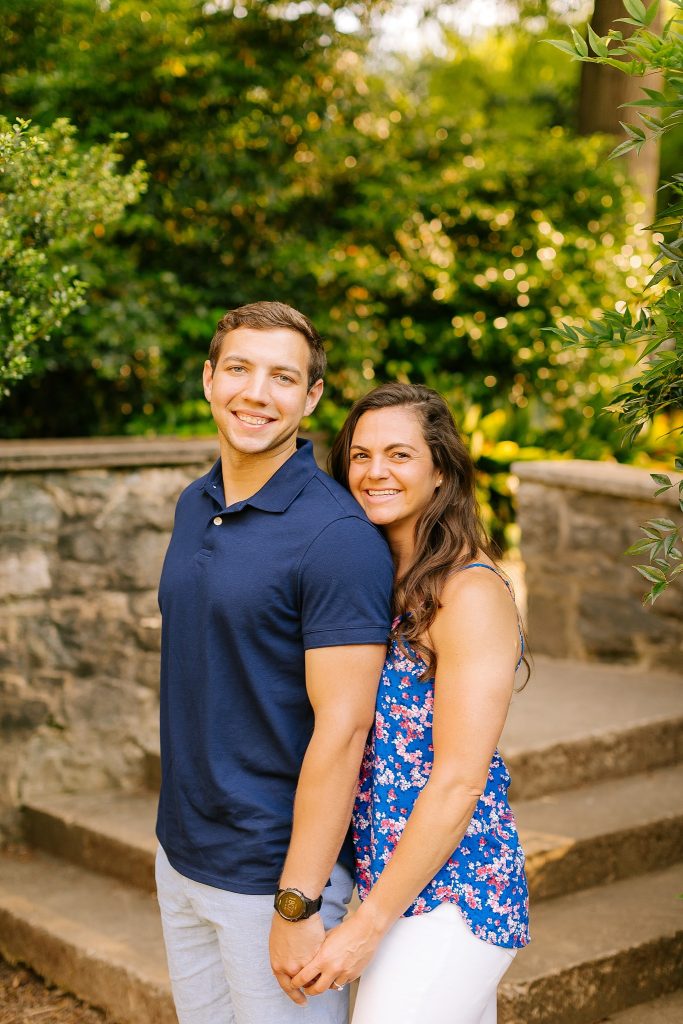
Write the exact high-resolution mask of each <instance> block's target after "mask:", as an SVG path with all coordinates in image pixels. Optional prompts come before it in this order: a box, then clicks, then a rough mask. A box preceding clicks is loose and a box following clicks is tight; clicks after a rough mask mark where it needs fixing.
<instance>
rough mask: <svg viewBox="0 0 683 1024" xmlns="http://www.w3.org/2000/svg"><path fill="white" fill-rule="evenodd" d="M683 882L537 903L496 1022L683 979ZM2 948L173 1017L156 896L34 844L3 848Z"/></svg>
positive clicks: (645, 879)
mask: <svg viewBox="0 0 683 1024" xmlns="http://www.w3.org/2000/svg"><path fill="white" fill-rule="evenodd" d="M681 891H683V866H682V865H677V866H676V867H674V868H669V869H667V870H665V871H661V872H657V873H655V874H650V875H645V876H642V877H641V878H637V879H629V880H626V881H621V882H615V883H613V884H612V885H609V886H604V887H601V888H598V889H590V890H585V891H584V892H581V893H577V894H574V895H572V896H569V897H562V898H561V899H555V900H548V901H546V902H544V903H542V904H540V905H539V906H538V907H537V908H536V909H535V910H534V912H533V917H532V929H533V942H532V944H531V946H529V947H528V948H527V949H525V950H522V951H521V952H520V953H519V954H518V956H517V959H516V960H515V962H514V964H513V965H512V967H511V969H510V971H509V972H508V974H507V975H506V977H505V979H504V981H503V984H502V986H501V991H500V998H499V1024H594V1022H596V1021H598V1020H600V1019H603V1018H604V1017H605V1016H606V1015H607V1014H610V1013H617V1012H619V1011H623V1010H625V1009H626V1008H627V1007H629V1006H634V1005H635V1004H637V1003H638V1004H639V1003H645V1002H646V1001H647V1000H652V999H656V998H659V997H661V996H663V995H665V994H667V993H668V992H673V991H674V990H676V989H677V988H679V987H681V985H683V907H682V906H681V903H680V900H678V899H677V896H678V894H679V893H680V892H681ZM0 954H1V955H2V956H4V957H5V959H7V960H8V961H10V962H17V961H22V962H25V963H28V964H29V965H30V966H31V967H33V968H34V969H35V970H36V971H38V973H40V974H42V975H43V976H44V977H46V978H47V979H49V980H50V981H52V982H55V983H56V984H59V985H60V986H61V987H63V988H65V989H67V990H69V991H71V992H74V993H75V994H76V995H78V996H79V997H80V998H82V999H85V1000H87V1001H88V1002H90V1003H92V1004H93V1005H95V1006H100V1007H102V1008H103V1009H105V1010H106V1011H107V1012H108V1013H109V1014H110V1016H111V1018H113V1020H115V1021H117V1022H120V1024H140V1022H142V1021H144V1022H145V1024H176V1021H175V1015H174V1011H173V1008H172V1003H171V998H170V990H169V986H168V980H167V972H166V964H165V957H164V952H163V942H162V937H161V927H160V924H159V919H158V910H157V907H156V902H155V900H154V898H153V897H152V896H150V895H148V894H146V893H143V892H141V891H140V890H137V889H135V888H133V887H132V886H126V885H123V884H121V883H119V882H116V881H112V880H111V879H107V878H104V877H103V876H100V875H97V874H94V873H92V872H89V871H86V870H85V869H83V868H81V867H78V866H76V865H71V864H67V863H65V862H64V861H61V860H58V859H55V858H52V857H48V856H46V855H45V854H42V853H38V852H35V851H30V852H26V853H24V854H16V853H15V854H8V853H6V854H3V855H0ZM634 1012H635V1011H634ZM643 1012H645V1011H643ZM665 1019H666V1018H662V1021H663V1020H665ZM647 1020H648V1018H647V1017H644V1018H643V1024H645V1021H647ZM652 1020H653V1024H654V1020H655V1018H652ZM627 1022H628V1024H637V1022H638V1024H639V1022H640V1018H638V1017H633V1018H632V1019H631V1020H629V1019H628V1018H626V1020H625V1021H620V1022H619V1024H627ZM657 1024H662V1022H660V1021H659V1020H658V1021H657Z"/></svg>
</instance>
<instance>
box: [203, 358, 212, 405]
mask: <svg viewBox="0 0 683 1024" xmlns="http://www.w3.org/2000/svg"><path fill="white" fill-rule="evenodd" d="M202 382H203V384H204V398H205V399H206V400H207V402H210V401H211V389H212V385H213V367H212V365H211V362H210V361H209V360H208V359H207V360H206V362H205V363H204V370H203V372H202Z"/></svg>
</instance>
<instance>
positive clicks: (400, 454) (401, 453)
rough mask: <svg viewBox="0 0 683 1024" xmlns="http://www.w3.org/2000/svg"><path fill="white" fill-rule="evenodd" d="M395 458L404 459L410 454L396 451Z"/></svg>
mask: <svg viewBox="0 0 683 1024" xmlns="http://www.w3.org/2000/svg"><path fill="white" fill-rule="evenodd" d="M394 458H395V459H399V460H401V461H403V459H409V458H410V455H409V454H408V452H394Z"/></svg>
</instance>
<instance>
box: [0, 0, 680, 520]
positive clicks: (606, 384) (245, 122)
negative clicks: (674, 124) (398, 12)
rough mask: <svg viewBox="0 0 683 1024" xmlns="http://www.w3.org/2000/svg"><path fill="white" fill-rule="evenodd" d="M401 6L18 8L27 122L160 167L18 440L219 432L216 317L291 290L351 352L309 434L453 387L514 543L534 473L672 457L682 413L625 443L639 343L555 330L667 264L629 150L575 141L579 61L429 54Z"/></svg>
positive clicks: (117, 2)
mask: <svg viewBox="0 0 683 1024" xmlns="http://www.w3.org/2000/svg"><path fill="white" fill-rule="evenodd" d="M390 6H391V4H390V3H388V2H377V3H373V2H372V0H365V2H362V3H356V4H349V3H348V2H347V3H345V2H343V0H336V2H335V0H328V2H326V3H318V2H313V0H310V2H309V0H303V2H298V3H268V2H251V0H235V2H234V3H233V2H230V0H216V2H215V3H200V2H197V0H154V2H152V0H5V2H4V4H3V5H2V9H1V10H0V32H1V33H2V38H3V39H5V40H6V45H4V46H3V48H2V52H1V53H0V97H1V102H2V109H3V111H4V112H5V114H7V116H9V117H16V116H20V117H22V118H31V119H32V120H33V122H34V123H35V124H37V125H40V126H47V125H50V124H51V123H52V122H53V121H54V120H55V119H56V118H58V117H68V118H69V119H70V120H71V122H72V123H73V124H74V125H75V126H76V127H77V129H78V139H79V142H80V144H81V145H83V146H84V147H88V146H91V145H93V144H95V143H98V144H99V143H103V142H106V141H107V140H108V139H109V137H110V135H111V134H112V133H114V132H123V133H126V134H127V138H125V139H124V140H122V141H121V142H120V143H119V148H120V150H121V152H122V154H123V167H124V169H131V168H133V167H134V166H135V164H136V162H137V161H139V160H143V161H144V164H145V166H146V168H147V170H148V174H149V184H148V188H147V191H146V192H145V194H144V195H143V196H142V198H141V199H140V201H139V202H138V203H137V204H135V205H133V206H131V207H129V208H128V209H127V211H126V212H125V213H124V214H123V216H122V217H121V219H120V220H119V221H118V225H117V227H116V229H115V230H113V229H112V228H111V227H109V226H107V227H105V226H104V225H102V224H99V225H97V226H96V227H97V231H96V233H95V234H93V237H92V244H87V243H86V244H82V243H81V244H79V245H78V246H77V247H74V251H73V253H71V254H69V258H70V261H71V262H73V263H75V264H77V266H78V272H79V276H80V278H81V279H82V280H83V281H84V282H85V283H86V285H87V286H88V291H87V294H86V301H85V304H84V305H83V306H82V307H81V308H80V309H79V310H78V311H77V312H76V313H75V314H73V315H72V316H71V317H70V318H69V319H68V320H67V321H66V322H65V324H64V327H63V328H62V329H61V330H60V331H58V332H56V333H54V335H53V337H52V339H51V341H50V343H49V344H47V345H43V346H42V347H40V348H38V349H36V352H35V355H34V356H33V372H32V375H31V376H30V377H29V378H27V379H26V380H25V381H23V382H21V383H20V384H18V385H17V386H16V387H15V388H14V389H13V391H12V394H11V395H10V397H9V398H8V399H6V400H5V401H4V402H3V404H2V407H0V416H1V417H2V419H1V422H0V436H4V437H31V436H69V435H89V434H127V433H145V432H172V433H178V434H184V433H199V432H205V431H211V430H212V423H211V420H210V418H209V412H208V407H207V406H206V403H205V402H204V400H203V398H202V396H201V390H200V372H201V366H202V363H203V360H204V358H205V353H206V349H207V347H208V343H209V340H210V338H211V335H212V333H213V328H214V325H215V322H216V320H217V319H218V317H219V316H220V314H221V313H222V312H224V310H225V309H227V308H230V307H233V306H236V305H240V304H242V303H244V302H250V301H254V300H257V299H263V298H278V299H280V300H283V301H286V302H289V303H291V304H292V305H294V306H297V307H298V308H300V309H302V310H303V311H304V312H306V313H307V314H308V315H309V316H311V317H312V319H313V320H314V322H315V323H316V325H317V326H318V327H319V329H320V330H321V332H322V333H323V335H324V336H325V337H326V339H328V340H329V361H330V372H329V377H328V385H327V390H326V393H325V397H324V399H323V401H322V403H321V405H320V407H319V411H318V413H317V414H316V417H315V420H314V421H313V422H311V423H310V424H308V426H309V427H310V428H312V429H319V430H324V431H327V432H331V431H333V430H334V429H336V428H337V427H338V426H339V425H340V423H341V422H342V420H343V418H344V415H345V411H346V410H347V409H348V406H349V404H350V403H351V401H352V400H353V399H354V398H356V397H357V396H358V395H360V394H361V393H363V392H364V391H365V390H367V389H368V388H370V387H371V386H373V384H375V383H378V382H380V381H382V380H384V379H387V378H390V377H399V378H402V379H410V380H412V381H421V382H425V383H427V384H429V385H431V386H433V387H436V388H437V389H438V390H440V391H441V392H442V393H443V394H444V395H445V396H446V397H447V398H448V400H449V401H450V403H451V405H452V407H453V409H454V411H455V413H456V417H457V418H458V420H459V421H460V424H461V426H462V427H463V429H464V431H465V433H466V434H467V435H468V436H469V437H470V440H471V446H472V451H473V454H474V456H475V459H476V460H477V463H478V466H479V469H480V472H481V479H482V487H483V495H484V498H485V500H486V504H487V507H488V506H489V500H490V501H491V502H492V507H493V510H494V513H495V522H494V523H493V525H494V527H495V532H496V533H497V535H498V537H499V539H501V538H503V536H504V535H505V532H506V529H507V527H508V526H509V524H510V522H511V513H510V508H509V502H508V467H509V463H510V461H511V460H512V459H513V458H537V457H539V456H541V457H542V456H543V455H544V454H545V453H554V454H563V455H564V454H568V455H574V456H577V457H582V458H604V457H608V456H610V455H615V456H616V458H618V459H619V460H623V461H626V460H628V461H644V460H646V459H648V458H650V457H654V459H655V460H656V459H658V458H663V457H665V456H666V455H667V453H668V451H669V447H668V446H670V444H671V440H670V438H667V437H666V436H664V435H665V427H666V426H667V425H668V424H663V423H658V422H655V423H654V424H653V425H652V426H651V428H650V429H648V430H646V431H643V432H642V433H641V435H640V436H639V437H638V439H637V440H636V441H635V442H634V443H633V444H632V445H630V446H629V447H624V446H622V445H621V443H620V436H619V433H618V426H617V424H615V422H614V420H613V419H612V418H610V417H609V416H602V415H600V410H601V409H602V408H603V407H604V406H605V405H606V404H608V402H609V400H610V394H611V393H612V391H613V389H614V388H615V386H616V385H617V384H618V383H619V382H620V381H621V380H623V377H624V375H625V374H627V373H628V372H629V368H630V367H631V365H632V362H633V358H634V353H632V352H631V351H629V350H628V349H627V348H623V349H620V350H617V351H610V352H605V351H600V350H597V351H596V350H593V351H577V350H576V349H575V348H571V347H565V346H564V345H563V343H562V341H561V340H560V339H559V338H558V337H556V336H553V335H551V334H549V333H546V332H544V330H543V329H544V328H548V327H551V326H552V325H553V323H554V322H555V321H557V320H558V319H559V318H568V322H570V323H578V324H580V323H581V322H582V321H583V320H585V319H587V318H590V317H592V316H596V315H597V314H598V312H599V310H600V309H603V308H605V309H609V308H613V307H614V303H615V301H616V300H617V299H620V298H622V297H623V293H624V287H626V289H632V290H634V291H639V290H640V289H641V287H642V282H643V280H644V278H645V275H646V271H645V267H646V265H647V264H648V263H649V261H650V256H651V254H650V253H649V250H648V245H649V244H650V242H649V240H648V236H647V234H646V233H645V232H642V231H640V230H638V228H637V226H638V225H642V223H643V220H644V205H643V203H642V201H641V200H640V199H639V197H638V196H637V195H635V194H634V192H633V190H632V188H631V186H630V185H629V184H628V183H627V182H626V181H625V180H624V177H623V172H622V171H621V169H620V168H619V166H618V164H607V163H606V161H605V157H606V154H607V153H608V152H609V150H610V148H611V145H612V143H611V142H610V140H607V139H602V138H599V137H591V138H580V137H578V136H577V135H576V134H575V133H574V131H573V123H574V108H575V100H576V91H577V84H578V68H577V66H576V65H572V64H570V62H569V61H567V59H566V58H565V57H564V55H562V54H561V53H558V52H557V51H556V50H553V49H552V48H551V47H549V46H541V45H539V39H540V38H542V37H544V36H553V35H554V36H557V35H558V27H557V24H552V22H551V20H550V19H549V18H548V17H546V16H544V17H533V18H531V19H524V18H523V17H522V18H521V20H520V21H519V23H518V24H516V25H513V26H511V25H508V26H506V27H505V29H498V30H492V32H491V33H489V34H488V35H487V36H486V37H485V38H483V39H479V40H478V41H476V42H473V41H471V40H463V39H459V38H458V37H457V35H456V34H455V33H452V34H451V35H449V36H448V37H447V40H446V42H447V47H446V50H445V51H444V53H443V55H440V56H434V55H427V56H422V57H421V58H420V59H419V60H411V59H409V58H408V57H402V58H399V57H396V56H390V55H386V54H384V55H382V53H381V51H380V50H378V49H377V47H376V46H374V47H373V45H372V44H373V38H372V37H373V24H376V23H375V22H373V20H372V15H373V13H374V12H376V11H379V10H381V9H387V8H389V7H390ZM530 6H531V7H533V6H534V5H533V4H532V5H530ZM536 6H539V5H538V4H537V5H536ZM350 7H352V8H353V12H354V15H355V20H354V26H355V30H354V31H353V32H349V31H346V32H342V31H341V30H340V25H341V24H342V22H341V21H340V19H339V17H338V14H339V11H340V10H342V9H348V8H350ZM540 7H542V8H544V9H545V5H542V4H541V5H540ZM347 13H348V11H347ZM536 13H537V12H536ZM545 13H546V15H547V11H546V12H545ZM346 23H347V25H348V18H347V19H346ZM492 514H493V513H491V512H490V510H489V516H491V515H492ZM510 537H511V534H510V531H509V530H508V539H510Z"/></svg>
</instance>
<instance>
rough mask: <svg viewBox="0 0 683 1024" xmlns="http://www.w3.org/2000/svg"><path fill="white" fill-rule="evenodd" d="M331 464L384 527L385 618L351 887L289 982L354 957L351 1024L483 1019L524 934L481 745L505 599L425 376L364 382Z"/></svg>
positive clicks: (328, 976) (497, 761)
mask: <svg viewBox="0 0 683 1024" xmlns="http://www.w3.org/2000/svg"><path fill="white" fill-rule="evenodd" d="M330 466H331V470H332V473H333V475H334V476H335V478H336V479H337V480H339V481H340V482H341V483H343V484H344V485H346V486H347V487H348V488H349V489H350V490H351V492H352V493H353V495H354V496H355V498H356V499H357V500H358V501H359V502H360V504H361V505H362V506H363V508H364V509H365V512H366V513H367V515H368V517H369V518H370V519H371V520H372V522H373V523H376V524H377V525H378V526H380V527H381V529H382V530H383V532H384V534H385V536H386V538H387V541H388V543H389V546H390V549H391V552H392V555H393V558H394V562H395V566H396V583H395V594H394V602H395V614H396V619H395V621H394V627H393V631H392V637H391V641H390V645H389V650H388V653H387V659H386V662H385V665H384V670H383V673H382V678H381V681H380V687H379V693H378V698H377V709H376V714H375V725H374V729H373V731H372V732H371V734H370V737H369V740H368V745H367V748H366V751H365V757H364V760H363V765H362V769H361V780H360V787H359V793H358V797H357V800H356V805H355V808H354V842H355V847H356V866H357V881H358V888H359V893H360V896H361V900H362V903H361V906H360V908H359V909H358V910H357V911H356V913H354V914H352V915H350V916H349V917H347V919H346V920H345V921H344V922H343V923H342V924H341V925H340V926H339V927H338V928H336V929H334V930H332V931H331V932H329V933H328V936H327V938H326V940H325V943H324V945H323V946H322V947H321V949H320V951H319V953H318V955H317V956H316V957H315V958H314V960H313V961H312V962H311V963H310V964H309V965H308V966H307V967H306V968H304V969H303V970H302V971H301V972H300V973H299V974H298V975H297V976H296V977H295V978H294V979H293V980H294V984H295V985H297V986H308V987H307V988H306V991H307V992H310V993H311V994H316V993H319V992H322V991H324V990H326V989H327V988H329V987H330V986H334V987H339V986H342V985H345V984H346V983H347V982H350V981H352V980H353V979H354V978H357V977H358V976H359V975H361V974H362V979H361V983H360V986H359V991H358V998H357V1001H356V1008H355V1012H354V1016H353V1024H389V1022H391V1024H418V1022H419V1024H494V1022H495V1020H496V989H497V986H498V982H499V981H500V978H501V977H502V975H503V974H504V972H505V971H506V969H507V968H508V966H509V965H510V963H511V961H512V959H513V957H514V955H515V952H516V950H517V948H519V947H520V946H524V945H526V943H527V942H528V940H529V933H528V894H527V887H526V879H525V876H524V856H523V853H522V851H521V849H520V846H519V842H518V838H517V832H516V827H515V821H514V817H513V815H512V813H511V811H510V807H509V804H508V802H507V788H508V785H509V781H510V779H509V775H508V772H507V769H506V767H505V765H504V763H503V761H502V759H501V757H500V755H499V754H498V752H497V750H496V745H497V743H498V739H499V737H500V734H501V731H502V729H503V724H504V722H505V716H506V713H507V709H508V705H509V702H510V698H511V695H512V691H513V686H514V678H515V672H516V669H517V668H518V667H519V665H520V663H521V661H522V658H523V653H524V639H523V633H522V629H521V627H520V624H519V617H518V614H517V610H516V607H515V604H514V599H513V597H512V593H511V590H510V587H509V584H508V583H507V581H506V580H505V578H504V577H503V576H502V575H501V574H500V572H499V570H498V569H497V567H496V565H495V563H494V560H493V556H492V552H491V546H490V544H489V542H488V541H487V539H486V536H485V533H484V529H483V527H482V524H481V521H480V519H479V516H478V510H477V503H476V498H475V484H474V467H473V465H472V461H471V459H470V457H469V454H468V452H467V450H466V448H465V446H464V444H463V442H462V440H461V438H460V437H459V435H458V433H457V431H456V429H455V426H454V424H453V420H452V418H451V415H450V412H449V410H448V406H447V405H446V403H445V401H444V400H443V399H442V398H441V397H440V396H439V395H438V394H437V393H436V392H434V391H432V390H430V389H429V388H425V387H422V386H420V385H409V384H399V383H390V384H384V385H382V386H381V387H378V388H376V389H375V390H374V391H372V392H371V393H370V394H369V395H367V396H366V397H365V398H362V399H361V400H360V401H359V402H357V403H356V404H355V405H354V407H353V409H352V410H351V413H350V415H349V418H348V420H347V421H346V424H345V425H344V427H343V428H342V430H341V433H340V434H339V436H338V438H337V440H336V441H335V444H334V447H333V449H332V452H331V456H330Z"/></svg>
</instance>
